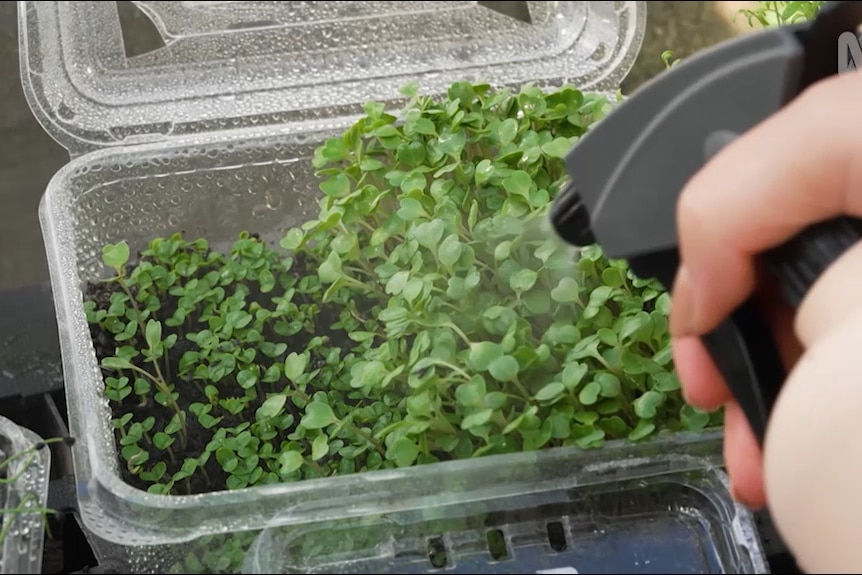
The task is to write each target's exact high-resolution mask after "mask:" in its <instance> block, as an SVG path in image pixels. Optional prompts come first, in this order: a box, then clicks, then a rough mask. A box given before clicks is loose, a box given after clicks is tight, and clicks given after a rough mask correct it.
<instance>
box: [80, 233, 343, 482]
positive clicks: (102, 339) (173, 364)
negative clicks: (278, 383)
mask: <svg viewBox="0 0 862 575" xmlns="http://www.w3.org/2000/svg"><path fill="white" fill-rule="evenodd" d="M252 237H255V239H259V236H257V235H256V234H252ZM302 256H303V254H296V256H295V257H294V263H293V265H292V267H291V273H295V274H296V275H297V277H304V276H305V275H307V274H308V273H311V272H313V271H314V269H315V266H314V265H313V263H312V262H308V261H307V260H306V259H305V258H304V257H302ZM148 259H149V260H150V261H151V262H152V261H153V260H152V259H150V258H147V257H141V254H140V253H138V254H137V258H136V259H135V260H134V261H130V262H129V264H128V265H127V269H128V270H132V269H134V268H135V266H136V265H138V263H140V262H143V261H147V260H148ZM209 269H211V268H207V269H202V270H200V271H199V272H198V274H197V276H196V277H198V278H201V277H203V276H204V275H205V273H206V272H207V271H209ZM189 279H192V278H189ZM224 287H225V297H226V298H228V297H230V296H231V293H232V290H231V289H230V287H231V286H230V285H229V286H224ZM250 287H251V289H250V292H251V293H250V294H249V295H248V296H247V297H246V302H247V305H250V304H251V303H252V302H254V301H256V302H257V303H259V304H260V305H261V306H262V307H265V308H268V309H272V308H273V307H274V304H272V301H271V300H272V298H273V297H276V296H277V295H279V294H277V293H276V292H271V293H269V294H263V293H261V292H260V291H259V290H257V289H255V288H256V287H257V284H256V283H253V284H252V285H251V286H250ZM115 291H122V288H121V287H120V286H119V285H118V284H117V283H113V282H112V283H103V282H88V283H87V285H86V290H85V299H86V300H93V301H95V302H96V304H97V307H98V309H107V308H108V306H109V305H110V301H111V294H112V293H114V292H115ZM132 294H133V295H136V292H135V290H134V289H132ZM295 300H297V301H298V303H302V300H301V299H300V294H297V295H296V296H295ZM178 301H179V298H178V297H176V296H171V295H165V296H164V297H163V298H162V299H161V301H160V304H161V305H160V308H159V310H158V311H157V312H156V313H154V314H153V315H152V316H151V317H152V318H153V319H156V320H159V321H161V322H162V325H163V334H164V335H163V337H165V336H167V335H168V334H170V333H177V336H178V337H177V342H176V344H175V345H174V347H173V348H171V349H170V350H168V357H167V363H168V373H170V374H177V373H179V362H180V359H181V358H182V356H183V354H184V353H185V352H186V351H188V350H191V349H195V348H196V346H197V344H195V343H194V342H191V341H189V340H187V339H185V337H184V336H183V334H184V333H194V332H197V331H200V330H203V329H207V325H205V324H204V323H203V322H196V323H193V324H186V325H184V326H183V329H182V332H183V333H179V332H177V331H176V330H178V329H179V328H172V327H169V326H165V325H164V321H165V320H166V319H168V318H170V317H172V316H173V314H174V312H175V311H176V309H177V306H178ZM188 317H189V319H188V321H189V322H191V321H192V317H193V315H192V314H189V316H188ZM338 319H339V308H338V306H335V305H331V304H330V305H324V306H321V308H320V311H319V312H318V315H317V318H316V324H317V325H316V329H314V330H311V332H309V331H305V330H302V331H300V332H299V333H297V334H296V335H293V336H291V337H287V338H285V337H284V336H280V335H277V334H276V333H275V332H274V331H272V330H271V329H270V330H268V331H267V332H265V333H264V334H263V335H264V337H265V339H266V341H270V342H274V343H278V342H284V343H286V344H287V351H286V352H285V353H284V354H282V355H281V356H279V357H280V358H281V359H280V360H279V359H278V358H275V359H269V358H266V357H264V356H262V355H261V354H258V357H257V359H256V361H257V363H258V364H259V365H260V368H261V373H263V372H264V371H265V370H266V369H267V368H268V367H270V366H271V365H272V364H273V363H276V362H279V361H284V356H285V355H286V354H289V353H290V352H291V351H296V352H297V353H301V352H302V351H304V350H305V349H306V348H307V346H308V343H309V341H310V340H311V339H312V338H313V337H317V336H323V337H328V339H329V344H328V345H329V346H332V347H340V348H341V349H342V353H346V352H347V350H348V349H350V348H351V347H352V346H353V345H355V344H354V343H353V342H352V341H351V340H350V339H349V338H348V337H347V334H346V333H345V332H343V331H340V330H333V329H331V328H329V326H331V325H333V324H334V323H336V322H337V321H338ZM90 333H91V335H92V338H93V344H94V347H95V351H96V356H97V357H98V360H99V362H100V363H101V361H102V359H104V358H106V357H112V356H114V355H115V353H116V343H115V341H114V339H113V334H111V333H110V332H108V331H107V330H105V329H104V328H102V327H101V326H99V325H98V324H91V325H90ZM123 345H130V346H132V347H134V348H135V349H142V348H143V347H145V346H146V343H145V341H144V337H143V334H140V333H139V334H137V335H136V336H135V337H134V338H132V339H131V340H128V341H125V342H123ZM133 363H135V364H137V365H138V366H139V367H141V368H145V367H146V368H149V367H151V364H148V363H146V364H145V363H144V362H143V360H142V359H141V358H138V359H136V360H135V361H134V362H133ZM319 363H323V360H319ZM309 367H311V368H320V367H322V365H319V364H318V365H310V366H309ZM111 375H112V373H111V372H110V371H109V370H103V376H104V377H110V376H111ZM165 377H166V379H169V383H172V384H173V385H174V391H175V392H177V393H178V394H179V397H178V399H177V403H178V405H179V407H180V408H181V409H182V410H183V411H184V412H185V413H186V430H187V442H186V447H185V449H183V448H182V447H181V445H180V441H179V440H177V441H175V442H174V444H173V445H172V446H171V449H172V450H173V454H174V457H173V460H171V458H169V457H168V456H167V454H166V453H165V452H163V451H160V450H159V449H157V448H156V447H155V446H153V445H152V444H150V443H149V442H148V441H146V440H144V441H141V442H140V443H139V446H140V447H142V448H143V449H146V450H147V451H148V453H149V460H148V462H147V464H146V466H147V467H148V468H149V466H151V465H152V464H154V463H155V462H157V461H164V463H165V464H166V465H167V472H166V473H165V475H164V477H163V478H162V482H164V481H166V480H167V479H168V478H169V477H171V476H172V475H173V474H174V473H176V472H177V471H179V470H180V468H181V467H182V464H183V462H184V461H185V459H186V458H197V457H199V456H200V455H201V454H202V453H203V452H204V451H205V450H206V446H207V444H208V443H209V442H210V441H211V440H212V438H213V435H214V432H215V431H216V429H218V428H219V427H222V428H230V427H233V426H236V425H239V424H240V423H242V422H243V421H246V420H249V415H250V416H251V420H253V419H254V413H255V411H256V410H257V408H258V407H260V405H261V404H262V403H263V401H264V400H265V399H266V397H265V396H264V395H263V394H259V395H258V397H257V399H256V400H255V401H253V402H251V403H250V404H249V405H248V407H247V408H246V409H245V410H244V411H243V412H242V413H239V414H237V415H234V414H231V413H229V412H227V411H225V410H223V409H222V408H220V407H219V406H214V407H213V409H212V411H211V412H210V414H211V415H212V416H214V417H222V420H221V422H220V423H219V424H218V425H217V426H216V427H214V428H212V429H205V428H204V427H203V426H202V425H201V424H200V423H199V422H198V420H197V418H196V417H194V415H192V414H191V413H190V412H189V406H190V405H191V404H193V403H203V404H208V403H209V400H208V399H207V397H206V395H205V394H204V392H203V387H204V385H203V384H202V383H201V382H198V383H195V382H193V381H192V380H191V378H190V377H189V378H187V379H185V380H182V379H179V378H176V377H173V378H171V377H170V376H169V375H167V374H166V375H165ZM226 379H227V378H226ZM230 385H231V384H230V383H228V382H227V381H226V380H222V382H220V383H219V384H218V387H219V388H220V390H224V391H227V389H228V388H229V386H230ZM234 385H236V384H234ZM235 389H236V390H237V392H236V394H230V393H229V392H228V393H225V394H224V397H229V396H231V395H242V393H243V390H242V388H241V387H239V386H238V385H236V387H235ZM109 405H110V408H111V411H112V416H113V417H114V418H120V417H122V416H124V415H125V414H127V413H132V414H133V419H132V421H133V422H135V421H137V422H141V421H144V420H145V419H146V418H148V417H151V416H152V417H153V418H155V421H156V423H155V426H154V428H153V432H152V433H154V432H155V431H158V430H161V429H164V427H165V425H167V423H168V422H169V421H170V419H171V418H172V417H173V411H172V410H171V409H170V408H168V407H163V406H161V405H159V404H157V403H155V401H153V400H152V398H150V401H148V402H147V404H146V405H144V406H142V405H141V404H140V399H139V398H138V397H137V396H136V395H135V394H129V396H127V397H126V398H125V399H124V400H123V401H122V402H121V403H120V402H116V401H111V402H109ZM285 410H289V411H291V412H292V414H293V416H294V421H295V423H294V426H296V425H298V423H299V421H300V419H301V417H302V412H301V411H300V410H299V408H297V407H296V406H295V405H294V404H293V403H292V402H290V401H288V402H287V403H286V404H285ZM249 422H250V423H251V421H249ZM292 432H293V429H289V430H286V431H284V432H283V434H282V435H283V436H286V435H289V434H290V433H292ZM120 438H121V435H120V431H119V430H116V431H115V440H116V442H117V443H116V445H117V453H118V458H119V468H120V473H121V477H122V478H123V480H124V481H125V482H127V483H128V484H130V485H132V486H134V487H136V488H139V489H143V490H146V489H147V488H148V487H149V486H150V484H151V483H150V482H147V481H144V480H142V479H141V478H140V477H138V476H137V475H135V474H133V473H132V472H131V471H130V470H129V468H128V465H127V463H126V461H125V460H124V459H123V457H122V455H121V454H120V451H121V449H122V446H121V444H120V443H119V442H120ZM282 439H285V437H278V438H276V439H274V440H272V441H273V442H274V444H275V445H278V443H279V442H280V441H281V440H282ZM333 455H334V454H333ZM334 458H337V456H334ZM227 478H228V474H227V473H225V471H224V470H223V469H222V467H221V465H219V463H218V462H217V461H216V458H215V456H211V457H210V458H209V460H208V461H207V463H206V465H205V466H204V467H203V473H201V472H200V470H198V471H196V472H195V473H194V474H193V476H192V477H191V478H190V479H189V480H186V481H183V482H180V483H177V484H176V485H175V486H174V487H173V489H172V491H171V493H172V494H174V495H181V494H189V495H191V494H198V493H208V492H212V491H220V490H224V489H227V484H226V482H227Z"/></svg>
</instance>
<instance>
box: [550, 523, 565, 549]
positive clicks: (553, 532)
mask: <svg viewBox="0 0 862 575" xmlns="http://www.w3.org/2000/svg"><path fill="white" fill-rule="evenodd" d="M548 543H550V545H551V549H553V550H554V551H556V552H557V553H559V552H561V551H565V550H566V548H567V547H568V543H566V530H565V529H564V528H563V524H562V523H560V522H559V521H551V522H550V523H548Z"/></svg>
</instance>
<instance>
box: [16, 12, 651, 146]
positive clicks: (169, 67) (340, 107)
mask: <svg viewBox="0 0 862 575" xmlns="http://www.w3.org/2000/svg"><path fill="white" fill-rule="evenodd" d="M483 4H485V5H487V4H491V5H493V6H492V8H488V7H486V6H483ZM512 4H523V5H527V8H528V9H529V16H530V20H531V23H526V22H524V21H521V20H519V19H517V18H515V17H511V16H507V15H504V14H503V13H501V12H500V10H501V9H502V8H503V7H502V5H512ZM645 5H646V2H493V3H479V2H472V1H463V2H462V1H446V2H382V1H381V2H323V1H314V2H311V1H308V2H306V1H301V2H243V1H211V2H210V1H199V2H192V1H167V2H149V1H139V2H56V1H55V2H42V1H39V2H35V1H25V2H20V8H19V18H20V35H21V44H22V46H21V73H22V81H23V84H24V90H25V92H26V93H27V97H28V100H29V102H30V106H31V108H32V109H33V112H34V114H35V115H36V117H37V118H38V119H39V121H40V122H41V123H42V125H43V126H44V127H45V129H46V130H47V131H48V132H49V133H50V134H51V135H52V136H53V137H54V138H55V139H57V140H58V141H59V142H60V143H61V144H62V145H63V146H65V147H66V148H67V149H68V150H69V152H70V153H71V154H72V155H73V156H76V155H80V154H82V153H85V152H88V151H91V150H94V149H98V148H103V147H110V146H120V145H130V144H134V143H137V142H152V141H158V140H163V139H168V138H175V137H180V136H188V135H193V134H202V133H209V132H215V131H221V130H225V129H239V128H244V127H252V126H262V125H271V124H290V123H297V124H304V123H311V124H312V125H315V126H317V125H319V126H320V127H323V126H326V125H329V124H340V123H341V122H343V121H345V119H346V118H350V117H352V116H354V115H356V114H358V113H360V112H361V104H362V103H364V102H366V101H369V100H377V101H392V102H393V103H394V101H395V100H397V99H399V97H400V94H399V91H398V90H399V88H400V87H402V86H404V85H405V84H407V83H409V82H411V81H418V82H419V86H420V90H421V92H422V93H425V94H434V93H442V92H443V91H444V90H445V89H446V88H447V87H448V86H449V85H450V84H451V83H452V82H454V81H457V80H468V81H484V82H489V83H491V84H494V85H503V84H506V85H519V84H523V83H525V82H529V81H535V82H536V83H537V84H540V85H560V84H564V83H567V82H568V83H571V84H574V85H576V86H578V87H580V88H582V89H589V90H608V91H611V90H615V89H616V88H617V87H618V86H619V83H620V82H621V81H622V80H623V79H624V77H625V75H626V74H627V73H628V71H629V69H630V68H631V65H632V63H633V62H634V59H635V57H636V55H637V53H638V51H639V50H640V47H641V42H642V39H643V28H644V24H645V9H646V8H645ZM521 8H523V6H522V7H521ZM124 39H125V43H124ZM126 46H128V48H127V47H126ZM147 48H150V50H149V51H146V49H147ZM309 127H311V126H309Z"/></svg>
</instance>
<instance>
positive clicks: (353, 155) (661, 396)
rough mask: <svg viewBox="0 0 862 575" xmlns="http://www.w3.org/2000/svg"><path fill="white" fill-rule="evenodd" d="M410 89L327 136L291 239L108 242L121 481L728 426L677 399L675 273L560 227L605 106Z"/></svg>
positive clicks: (306, 474)
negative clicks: (574, 245) (567, 235)
mask: <svg viewBox="0 0 862 575" xmlns="http://www.w3.org/2000/svg"><path fill="white" fill-rule="evenodd" d="M406 94H407V95H408V98H409V102H408V104H407V105H406V106H405V107H404V109H402V110H400V111H394V112H389V111H386V110H385V109H384V107H383V106H382V105H379V104H368V105H367V106H366V107H365V110H366V114H365V115H364V116H363V117H362V118H361V119H360V120H358V121H357V122H356V123H355V124H353V125H352V126H351V127H350V128H349V129H348V130H347V131H346V132H345V133H343V134H342V135H341V136H339V137H333V138H330V139H328V140H326V141H325V142H324V143H323V144H322V145H320V146H319V147H318V148H317V149H316V150H315V153H314V156H313V159H312V160H311V161H312V163H313V166H314V168H315V169H316V170H317V171H318V174H319V176H320V191H321V194H320V197H319V210H318V212H317V214H316V217H314V218H313V219H311V220H310V221H308V222H305V223H304V224H302V225H301V226H298V227H295V228H292V229H290V230H289V231H287V232H286V233H285V234H284V236H283V238H282V239H281V241H280V242H279V245H278V246H270V245H267V244H266V243H265V242H264V241H262V240H261V239H260V238H259V237H258V236H256V235H254V234H249V233H242V234H240V235H239V236H238V237H237V238H236V240H235V241H234V242H233V244H232V245H231V247H230V249H229V250H226V251H225V252H224V253H221V252H218V251H215V250H212V249H210V246H209V242H208V241H207V240H206V239H195V240H193V241H189V240H186V239H184V238H183V236H182V235H180V234H175V235H172V236H170V237H161V238H155V239H153V240H152V241H151V242H150V243H149V244H148V245H147V246H146V247H145V249H143V250H142V251H141V252H140V254H139V255H138V257H137V260H136V263H135V264H134V265H132V264H130V261H129V260H130V249H129V246H128V245H127V244H126V243H125V242H120V243H117V244H113V245H109V246H106V247H105V250H104V252H103V260H104V263H105V264H106V266H108V267H109V268H111V269H112V270H113V275H112V277H111V278H109V279H108V280H105V281H104V282H101V283H98V284H94V285H91V286H90V290H91V291H90V294H91V295H90V297H89V298H88V300H87V301H86V303H85V311H86V314H87V318H88V320H89V321H90V323H91V325H92V330H93V335H94V341H96V342H97V351H98V354H99V357H100V360H101V365H102V367H103V368H104V371H105V395H106V397H107V398H108V400H109V402H110V404H111V406H112V409H113V410H114V414H115V420H114V426H115V428H116V433H117V437H118V443H119V445H120V451H121V457H122V458H123V462H124V467H123V469H124V473H126V478H127V479H128V480H129V481H131V482H133V483H134V484H136V485H138V486H140V487H143V488H146V489H149V490H150V491H151V492H154V493H160V494H171V493H197V492H205V491H212V490H217V489H225V488H227V489H241V488H244V487H249V486H254V485H262V484H267V483H275V482H283V481H297V480H301V479H307V478H314V477H326V476H333V475H345V474H351V473H360V472H364V471H370V470H375V469H387V468H395V467H407V466H412V465H421V464H427V463H433V462H438V461H447V460H453V459H464V458H470V457H480V456H486V455H494V454H502V453H512V452H519V451H525V450H536V449H543V448H548V447H555V446H575V447H581V448H591V447H598V446H601V445H602V444H603V442H604V441H606V440H609V439H624V440H630V441H640V440H643V439H645V438H648V437H650V436H653V435H655V434H658V433H667V432H674V431H681V430H700V429H703V428H705V427H708V426H711V425H715V424H717V423H719V422H720V415H719V414H705V413H702V412H699V411H697V410H695V409H693V408H691V407H688V406H686V405H685V404H684V402H683V400H682V398H681V394H680V391H679V382H678V380H677V378H676V373H675V372H674V368H673V364H672V361H671V352H670V340H669V336H668V326H667V317H668V307H669V296H668V294H667V293H666V291H665V290H664V288H663V286H661V285H660V284H658V283H657V282H656V281H654V280H651V279H648V278H638V277H636V276H635V275H634V274H633V273H632V272H631V270H630V269H629V268H628V267H627V266H626V264H625V263H624V262H622V261H616V260H609V259H608V258H607V257H606V256H605V255H604V253H603V252H602V250H601V248H600V247H599V246H595V245H594V246H588V247H586V248H583V249H580V250H574V249H569V248H567V247H564V246H563V245H561V244H560V243H559V242H558V241H557V240H556V239H554V238H553V236H552V235H550V234H549V233H547V231H546V225H545V222H546V220H547V218H548V210H549V207H550V203H551V201H552V200H553V199H554V197H555V196H556V195H557V193H558V192H559V190H560V188H561V186H562V185H563V183H564V181H565V178H566V174H565V170H564V166H563V160H562V158H563V157H564V156H565V155H566V153H567V152H568V150H569V149H570V148H571V147H572V146H573V145H576V144H577V141H578V139H579V138H580V137H581V136H583V135H584V133H585V132H586V131H587V130H588V129H589V128H590V126H591V125H593V124H594V123H595V122H597V121H600V120H601V118H602V117H603V116H604V115H605V114H607V113H608V111H609V110H610V109H611V107H612V103H611V102H610V101H609V100H608V98H607V97H606V96H603V95H596V94H586V93H583V92H581V91H579V90H577V89H575V88H572V87H563V88H560V89H557V90H554V91H543V90H541V89H539V88H538V87H536V86H532V85H527V86H524V87H523V88H522V89H520V90H518V91H512V90H508V89H494V88H492V87H491V86H488V85H485V84H470V83H466V82H457V83H454V84H453V85H452V86H451V87H450V89H449V91H448V93H447V94H446V95H445V96H443V97H438V98H431V97H425V96H421V95H419V93H418V91H415V90H413V89H412V88H411V89H409V90H406Z"/></svg>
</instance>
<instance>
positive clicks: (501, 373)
mask: <svg viewBox="0 0 862 575" xmlns="http://www.w3.org/2000/svg"><path fill="white" fill-rule="evenodd" d="M518 370H519V366H518V360H517V359H515V358H514V357H512V356H511V355H502V356H500V357H498V358H497V359H495V360H494V361H492V362H491V363H490V364H489V365H488V371H489V372H490V373H491V376H492V377H493V378H494V379H496V380H497V381H504V382H506V381H513V380H514V379H515V378H516V377H517V376H518Z"/></svg>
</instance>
